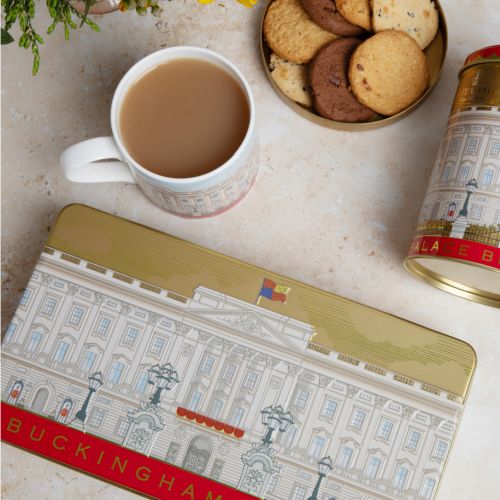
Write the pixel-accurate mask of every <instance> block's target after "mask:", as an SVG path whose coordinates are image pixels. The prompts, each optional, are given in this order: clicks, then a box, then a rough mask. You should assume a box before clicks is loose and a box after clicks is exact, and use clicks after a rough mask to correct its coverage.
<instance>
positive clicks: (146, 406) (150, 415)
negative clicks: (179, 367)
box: [123, 363, 180, 455]
mask: <svg viewBox="0 0 500 500" xmlns="http://www.w3.org/2000/svg"><path fill="white" fill-rule="evenodd" d="M179 382H180V379H179V376H178V374H177V372H176V371H175V369H174V367H173V366H172V365H171V364H170V363H166V364H164V365H161V366H160V365H154V366H152V367H151V368H150V369H149V370H148V383H149V384H151V385H154V386H155V390H154V392H153V395H152V396H151V397H150V398H149V400H148V401H147V402H145V403H142V404H141V406H140V407H139V408H137V409H136V410H132V411H130V412H129V413H128V419H129V422H130V426H129V428H128V431H127V434H126V435H125V438H124V440H123V446H125V447H126V448H130V449H132V450H135V451H138V452H139V453H144V454H146V455H148V454H149V452H150V450H151V447H152V446H153V443H154V437H155V435H156V433H158V432H159V431H161V430H163V429H164V428H165V423H164V420H163V419H162V417H161V414H162V413H163V412H164V410H163V408H161V407H160V401H161V394H162V392H163V391H164V390H165V391H170V390H172V389H173V388H174V387H175V386H176V385H177V384H178V383H179Z"/></svg>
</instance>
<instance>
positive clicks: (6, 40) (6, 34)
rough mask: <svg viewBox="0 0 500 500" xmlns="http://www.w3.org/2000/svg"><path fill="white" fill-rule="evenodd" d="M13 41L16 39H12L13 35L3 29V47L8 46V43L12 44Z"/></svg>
mask: <svg viewBox="0 0 500 500" xmlns="http://www.w3.org/2000/svg"><path fill="white" fill-rule="evenodd" d="M13 41H14V39H13V38H12V35H11V34H10V33H9V32H8V31H5V30H4V29H3V28H2V45H7V44H8V43H12V42H13Z"/></svg>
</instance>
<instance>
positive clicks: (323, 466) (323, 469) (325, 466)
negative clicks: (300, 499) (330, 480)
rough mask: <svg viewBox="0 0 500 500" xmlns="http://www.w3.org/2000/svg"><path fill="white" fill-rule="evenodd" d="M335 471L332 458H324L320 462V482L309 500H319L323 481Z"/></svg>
mask: <svg viewBox="0 0 500 500" xmlns="http://www.w3.org/2000/svg"><path fill="white" fill-rule="evenodd" d="M332 469H333V464H332V459H331V458H330V457H323V458H322V459H321V460H320V461H319V462H318V474H319V477H318V481H317V483H316V486H315V487H314V490H313V492H312V494H311V496H310V497H309V498H308V499H307V500H318V493H319V487H320V485H321V481H323V479H324V478H325V477H326V476H327V475H328V473H329V472H330V471H331V470H332Z"/></svg>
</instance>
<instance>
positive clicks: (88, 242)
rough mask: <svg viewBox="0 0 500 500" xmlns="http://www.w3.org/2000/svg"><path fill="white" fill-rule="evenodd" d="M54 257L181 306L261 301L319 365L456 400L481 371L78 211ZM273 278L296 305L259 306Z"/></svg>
mask: <svg viewBox="0 0 500 500" xmlns="http://www.w3.org/2000/svg"><path fill="white" fill-rule="evenodd" d="M54 249H55V250H57V251H58V252H59V253H58V254H59V255H60V258H61V259H66V261H65V262H70V261H71V260H72V259H74V262H75V263H77V262H78V263H79V264H78V265H80V266H81V265H86V266H87V268H88V269H92V268H94V269H96V270H97V272H99V271H101V272H107V273H109V272H111V273H112V275H113V276H114V277H115V278H116V279H118V280H120V282H121V284H123V283H129V284H130V285H131V287H137V286H138V287H141V288H142V289H143V290H144V289H145V290H153V291H155V292H158V293H166V294H170V296H172V297H177V298H178V299H179V300H180V301H185V302H187V301H189V300H191V299H192V298H193V297H194V295H195V294H197V296H198V300H201V301H202V303H205V304H210V303H215V301H219V300H220V297H221V296H222V297H223V296H227V297H228V298H234V299H236V300H238V301H243V302H244V303H250V304H256V303H257V302H258V307H259V308H262V310H267V311H272V312H274V313H276V314H278V315H280V316H282V317H285V318H290V320H296V321H298V322H301V323H303V324H305V325H309V327H310V328H309V329H307V328H306V330H305V331H304V335H303V338H301V339H295V340H296V341H298V342H300V343H302V342H306V348H307V350H308V351H309V352H310V353H311V354H312V353H320V354H321V356H319V357H318V360H319V361H321V360H324V361H326V360H328V359H333V358H335V359H337V360H341V361H343V362H345V363H346V366H347V365H350V366H351V367H357V368H358V369H360V368H362V369H363V370H365V371H368V372H370V373H372V374H373V373H375V374H378V376H379V377H384V378H388V377H389V378H392V380H395V381H397V382H400V383H401V384H402V385H405V386H406V388H408V386H411V387H412V389H414V390H420V391H425V392H427V393H432V394H441V393H442V397H444V398H447V399H448V400H452V401H457V402H463V401H464V399H465V398H466V396H467V393H468V390H469V386H470V382H471V378H472V374H473V372H474V369H475V364H476V356H475V352H474V350H473V348H472V347H471V346H470V345H469V344H467V343H465V342H463V341H461V340H458V339H456V338H453V337H450V336H448V335H445V334H442V333H438V332H436V331H433V330H430V329H428V328H425V327H423V326H419V325H416V324H414V323H411V322H408V321H405V320H403V319H400V318H397V317H395V316H392V315H389V314H386V313H383V312H380V311H377V310H375V309H372V308H370V307H367V306H363V305H361V304H357V303H355V302H352V301H350V300H347V299H344V298H342V297H338V296H336V295H333V294H330V293H327V292H325V291H322V290H319V289H317V288H314V287H311V286H308V285H305V284H302V283H299V282H297V281H295V280H292V279H290V278H286V277H284V276H281V275H279V274H276V273H272V272H270V271H267V270H263V269H260V268H258V267H255V266H252V265H250V264H245V263H243V262H240V261H238V260H235V259H232V258H230V257H226V256H223V255H221V254H218V253H216V252H213V251H210V250H208V249H205V248H201V247H199V246H197V245H195V244H192V243H188V242H186V241H183V240H180V239H178V238H175V237H172V236H169V235H167V234H164V233H161V232H159V231H156V230H154V229H151V228H148V227H145V226H141V225H139V224H135V223H132V222H130V221H127V220H125V219H121V218H119V217H116V216H113V215H111V214H107V213H105V212H101V211H99V210H96V209H93V208H90V207H87V206H83V205H70V206H68V207H66V208H65V209H64V210H63V211H62V212H61V214H60V215H59V217H58V219H57V222H56V224H55V226H54V228H53V230H52V232H51V234H50V236H49V239H48V241H47V248H46V251H47V252H53V251H54ZM83 261H86V263H84V262H83ZM265 279H268V280H271V281H273V282H274V283H277V284H279V285H281V286H283V287H285V288H288V289H289V292H288V293H287V294H286V302H284V303H283V302H282V301H280V300H270V299H269V298H267V297H266V296H265V295H263V296H262V297H260V299H259V293H260V291H261V289H262V286H263V281H264V280H265ZM221 294H222V295H221ZM219 307H223V306H219ZM290 340H291V341H292V342H293V341H294V339H290Z"/></svg>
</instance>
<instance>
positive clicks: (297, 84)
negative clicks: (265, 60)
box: [269, 53, 312, 107]
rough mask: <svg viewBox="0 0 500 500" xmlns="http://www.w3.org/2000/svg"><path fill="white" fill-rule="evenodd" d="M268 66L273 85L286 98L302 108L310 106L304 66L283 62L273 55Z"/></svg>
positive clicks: (310, 100)
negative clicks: (302, 106)
mask: <svg viewBox="0 0 500 500" xmlns="http://www.w3.org/2000/svg"><path fill="white" fill-rule="evenodd" d="M269 66H270V70H271V76H272V78H273V80H274V83H276V85H277V86H278V87H279V89H280V90H281V91H282V92H283V93H284V94H285V95H286V96H287V97H289V98H290V99H292V100H294V101H295V102H298V103H300V104H303V105H304V106H308V107H311V106H312V97H311V93H310V91H309V84H308V81H307V66H306V65H305V64H297V63H294V62H290V61H285V60H284V59H282V58H281V57H279V56H278V55H277V54H274V53H273V54H271V60H270V64H269Z"/></svg>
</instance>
